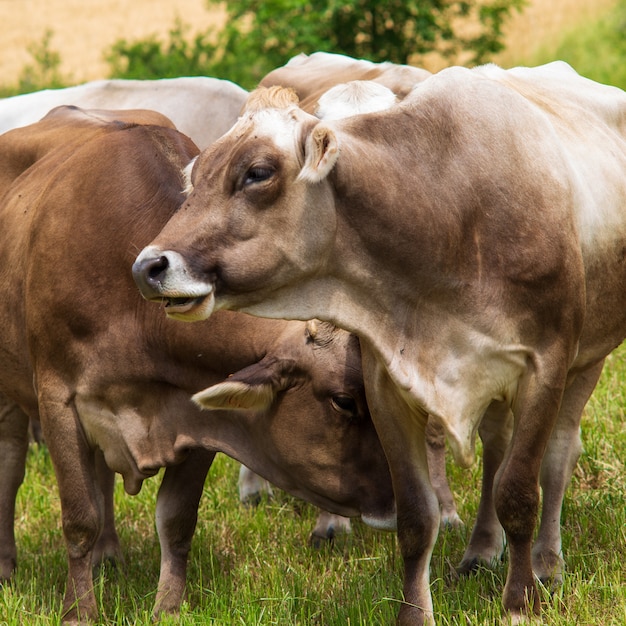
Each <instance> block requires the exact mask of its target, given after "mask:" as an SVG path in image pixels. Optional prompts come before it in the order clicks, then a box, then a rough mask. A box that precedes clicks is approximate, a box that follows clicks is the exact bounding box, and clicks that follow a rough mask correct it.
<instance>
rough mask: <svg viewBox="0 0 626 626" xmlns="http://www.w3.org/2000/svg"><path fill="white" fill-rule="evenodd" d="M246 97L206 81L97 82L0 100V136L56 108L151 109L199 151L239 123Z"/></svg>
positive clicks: (235, 87) (193, 78) (218, 82)
mask: <svg viewBox="0 0 626 626" xmlns="http://www.w3.org/2000/svg"><path fill="white" fill-rule="evenodd" d="M247 95H248V92H247V91H246V90H245V89H242V88H241V87H239V86H238V85H235V84H234V83H231V82H230V81H227V80H220V79H218V78H209V77H206V76H191V77H183V78H164V79H160V80H124V79H110V80H97V81H93V82H89V83H84V84H82V85H76V86H74V87H66V88H64V89H46V90H43V91H36V92H33V93H27V94H22V95H19V96H13V97H12V98H4V99H3V100H1V99H0V133H3V132H6V131H7V130H11V129H12V128H17V127H20V126H27V125H28V124H32V123H33V122H36V121H38V120H40V119H41V118H42V117H43V116H44V115H46V113H48V111H50V110H51V109H54V108H56V107H58V106H63V105H74V106H78V107H81V108H83V109H149V110H152V111H158V112H159V113H162V114H163V115H165V116H167V117H168V118H169V119H170V120H172V122H173V123H174V124H175V125H176V128H178V130H180V131H181V132H183V133H185V134H186V135H188V136H189V137H191V138H192V139H193V140H194V142H195V143H196V145H197V146H198V147H199V148H200V149H201V150H202V149H204V148H206V147H207V146H209V145H210V144H211V143H213V142H214V141H215V140H216V139H217V138H218V137H221V136H222V135H223V134H224V133H225V132H226V131H227V130H228V129H229V128H230V127H231V126H232V125H233V124H234V123H235V121H236V120H237V117H238V115H239V113H240V112H241V107H242V105H243V104H244V102H245V100H246V97H247Z"/></svg>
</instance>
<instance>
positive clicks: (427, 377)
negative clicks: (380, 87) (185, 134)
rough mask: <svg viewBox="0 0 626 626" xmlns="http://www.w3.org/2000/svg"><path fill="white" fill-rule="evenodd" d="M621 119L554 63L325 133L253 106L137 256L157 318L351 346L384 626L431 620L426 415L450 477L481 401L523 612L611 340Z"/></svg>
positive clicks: (408, 101) (509, 588)
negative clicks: (384, 511) (550, 499)
mask: <svg viewBox="0 0 626 626" xmlns="http://www.w3.org/2000/svg"><path fill="white" fill-rule="evenodd" d="M624 119H626V94H624V92H623V91H621V90H619V89H616V88H612V87H607V86H604V85H600V84H598V83H594V82H592V81H589V80H586V79H584V78H582V77H580V76H578V75H577V74H576V73H575V72H574V71H573V70H572V69H571V68H569V66H566V65H565V64H562V63H555V64H549V65H547V66H542V67H538V68H532V69H528V68H516V69H513V70H508V71H505V70H501V69H500V68H497V67H495V66H486V67H481V68H476V69H473V70H468V69H465V68H450V69H447V70H444V71H442V72H440V73H438V74H436V75H434V76H432V77H430V78H428V79H426V80H425V81H423V82H422V83H421V84H420V85H419V87H418V88H417V89H415V90H414V91H413V92H412V94H410V95H409V96H408V97H407V98H405V100H404V101H403V102H401V103H400V104H398V105H397V106H394V107H392V108H391V109H389V110H387V111H383V112H378V113H372V114H368V115H363V116H356V117H350V118H346V119H344V120H338V121H332V122H326V121H319V120H317V119H316V118H315V117H313V116H311V115H308V114H306V113H304V112H303V111H302V110H301V109H299V108H298V106H297V103H296V102H294V101H293V99H290V97H289V95H288V94H284V93H273V92H271V91H269V92H268V91H264V92H259V93H258V95H257V96H255V97H254V98H252V99H251V101H250V102H249V105H248V111H247V113H246V114H245V115H244V116H243V117H242V118H241V119H240V120H239V122H238V123H237V124H236V126H235V127H234V128H233V129H232V131H230V132H229V133H228V134H227V135H226V136H225V137H223V138H222V139H220V140H219V141H218V142H217V143H216V144H215V145H214V146H213V147H212V148H211V149H209V150H207V151H205V152H204V153H203V154H202V155H201V156H200V157H199V158H198V160H197V162H196V165H195V167H194V171H193V173H192V180H193V184H194V191H193V192H192V194H191V195H190V196H189V198H188V200H187V202H186V203H185V204H184V205H183V207H182V209H181V210H180V211H179V212H178V213H177V214H176V215H175V216H174V217H173V218H172V219H171V220H170V222H169V223H168V224H167V225H166V227H165V228H164V229H163V231H162V232H161V234H160V235H159V236H158V237H157V238H156V239H155V240H154V241H153V242H152V243H151V244H150V246H148V247H147V248H145V249H144V250H143V251H142V253H141V254H140V255H139V257H138V258H137V260H136V262H135V265H134V273H135V279H136V282H137V283H138V285H139V286H140V289H141V291H142V293H143V295H144V297H146V298H148V299H154V300H158V301H159V302H163V301H165V302H166V303H167V306H166V309H165V310H166V313H167V314H168V315H169V316H170V317H171V318H174V319H181V320H190V321H191V320H200V319H204V318H206V317H207V316H209V315H210V314H211V313H212V312H213V311H215V310H218V309H223V308H228V309H237V310H242V311H246V312H248V313H252V314H254V315H259V316H265V317H286V318H294V319H307V318H311V317H319V318H321V319H325V320H328V321H332V322H333V323H335V324H337V325H338V326H340V327H343V328H346V329H348V330H351V331H353V332H355V333H357V334H358V335H359V336H360V338H361V342H362V351H363V365H364V378H365V383H366V389H368V403H369V405H370V410H371V412H372V416H373V419H374V421H375V423H376V428H377V431H378V433H379V436H380V438H381V442H382V444H383V447H384V449H385V453H386V455H387V458H388V460H389V465H390V469H391V474H392V480H393V485H394V492H395V496H396V502H397V513H398V535H399V543H400V547H401V551H402V555H403V558H404V563H405V577H404V596H405V600H406V603H405V604H403V606H402V608H401V609H400V613H399V621H400V622H401V623H404V624H422V623H425V622H431V621H432V620H433V614H432V599H431V596H430V591H429V586H428V581H429V563H430V556H431V553H432V549H433V545H434V542H435V538H436V535H437V526H438V517H439V511H438V506H437V501H436V498H435V496H434V494H433V492H432V489H431V487H430V484H429V480H428V468H427V463H426V450H425V445H424V442H425V427H426V421H427V416H428V415H430V416H432V417H434V419H436V420H437V421H438V422H439V423H440V424H441V425H442V426H443V427H444V429H445V431H446V434H447V438H448V441H449V443H450V445H451V448H452V451H453V453H454V456H455V459H456V460H457V462H459V463H460V464H462V465H467V464H468V463H470V462H471V461H472V459H473V455H474V441H475V433H476V432H477V430H478V426H479V423H480V421H481V420H482V419H483V415H484V414H485V413H486V412H487V411H491V410H492V407H494V406H495V405H497V404H498V403H501V404H502V406H504V407H506V408H507V409H510V410H511V411H512V414H513V420H514V425H513V435H512V439H511V443H510V445H509V447H508V449H507V452H506V455H505V457H504V460H503V462H502V465H501V467H500V469H499V471H498V474H497V477H496V480H495V484H494V490H493V493H494V502H495V509H496V511H497V516H498V520H499V522H500V524H501V525H502V527H503V529H504V531H505V533H506V539H507V544H508V548H509V554H510V560H509V571H508V576H507V581H506V585H505V588H504V595H503V603H504V607H505V609H506V610H507V611H509V612H510V615H511V618H512V619H513V620H514V621H519V620H520V619H522V618H523V617H524V616H525V615H526V614H528V613H538V612H539V610H540V599H539V595H538V592H537V587H536V584H535V580H534V576H533V569H532V566H533V558H532V556H531V549H532V542H533V534H534V529H535V523H536V516H537V513H538V506H539V488H538V483H539V477H540V474H541V473H542V472H543V470H542V462H544V461H545V463H547V464H548V465H549V466H552V467H553V468H556V469H557V470H558V471H560V472H561V473H563V474H567V472H568V471H569V469H570V468H569V467H567V465H568V464H569V463H571V460H572V458H575V457H576V455H577V453H578V447H577V444H578V433H577V429H578V421H577V417H576V414H578V417H579V415H580V412H579V411H578V407H579V405H580V404H581V403H582V404H584V401H585V400H586V396H588V393H589V392H590V391H589V390H590V389H592V388H593V385H594V384H595V379H596V377H597V374H598V372H599V369H600V367H601V363H602V360H603V359H604V357H605V356H606V355H607V354H608V353H610V352H611V350H613V349H614V348H615V347H616V346H617V345H619V344H620V343H621V341H622V340H623V339H624V336H625V335H626V306H624V305H625V304H626V302H625V297H626V296H625V295H624V290H623V285H624V282H625V281H626V264H624V262H623V259H624V255H623V248H624V246H623V242H624V240H625V239H626V218H625V217H624V216H625V215H626V212H625V211H624V208H625V207H624V203H625V202H626V200H625V199H626V175H625V174H626V147H625V146H626V140H625V139H626V129H625V127H624V122H623V120H624ZM369 390H375V393H372V394H370V393H369ZM501 414H502V415H507V414H508V411H502V413H501ZM561 442H563V443H561Z"/></svg>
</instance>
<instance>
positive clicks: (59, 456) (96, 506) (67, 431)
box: [39, 379, 104, 624]
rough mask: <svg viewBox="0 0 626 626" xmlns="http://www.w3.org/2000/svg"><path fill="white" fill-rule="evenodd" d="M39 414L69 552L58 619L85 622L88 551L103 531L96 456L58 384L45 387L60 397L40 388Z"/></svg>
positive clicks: (89, 615) (89, 609)
mask: <svg viewBox="0 0 626 626" xmlns="http://www.w3.org/2000/svg"><path fill="white" fill-rule="evenodd" d="M46 387H47V386H46V384H45V382H44V381H43V380H41V379H39V390H40V397H39V412H40V416H41V425H42V428H43V433H44V437H45V440H46V443H47V445H48V449H49V450H50V458H51V459H52V463H53V465H54V471H55V474H56V478H57V484H58V486H59V497H60V500H61V512H62V521H63V535H64V537H65V543H66V547H67V554H68V570H69V571H68V580H67V587H66V590H65V598H64V600H63V621H64V622H66V623H74V624H76V623H86V622H88V621H90V620H95V619H96V618H97V616H98V609H97V605H96V597H95V594H94V590H93V579H92V551H93V547H94V545H95V543H96V540H97V539H98V537H99V536H100V533H101V531H102V524H103V518H104V499H103V496H102V490H101V489H100V486H99V485H98V481H97V476H96V468H95V452H94V450H93V449H91V448H90V447H89V445H88V444H87V442H86V440H85V437H84V434H83V431H82V429H81V427H80V424H79V420H78V415H77V414H76V412H75V410H74V407H73V405H72V404H71V403H70V402H69V401H68V400H66V398H67V397H69V396H70V394H69V393H67V394H66V395H65V396H64V397H60V392H59V389H61V388H60V386H59V384H58V383H49V387H48V388H49V389H56V390H57V393H58V394H59V395H55V396H54V397H52V395H51V394H48V393H46V392H45V391H44V392H42V390H44V389H46Z"/></svg>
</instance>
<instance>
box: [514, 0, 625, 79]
mask: <svg viewBox="0 0 626 626" xmlns="http://www.w3.org/2000/svg"><path fill="white" fill-rule="evenodd" d="M520 52H521V54H520V55H519V57H518V58H517V59H516V60H515V62H514V63H512V65H540V64H542V63H548V62H550V61H554V60H555V59H560V60H562V61H567V63H569V64H570V65H571V66H572V67H573V68H574V69H575V70H576V71H577V72H578V73H579V74H581V75H582V76H585V77H587V78H591V79H592V80H595V81H598V82H600V83H605V84H607V85H615V86H616V87H620V88H621V89H626V0H616V2H615V6H614V7H613V8H612V9H611V10H609V11H608V12H607V13H606V14H605V15H602V16H601V17H600V18H599V19H597V20H592V21H590V22H588V23H585V24H583V25H582V26H580V27H577V28H576V29H574V30H572V31H570V32H564V33H562V34H561V36H560V38H559V39H558V40H556V41H555V40H552V41H549V42H546V44H545V45H544V46H542V47H540V48H538V50H537V51H536V52H534V53H533V54H532V55H530V56H528V55H524V54H523V52H522V51H520Z"/></svg>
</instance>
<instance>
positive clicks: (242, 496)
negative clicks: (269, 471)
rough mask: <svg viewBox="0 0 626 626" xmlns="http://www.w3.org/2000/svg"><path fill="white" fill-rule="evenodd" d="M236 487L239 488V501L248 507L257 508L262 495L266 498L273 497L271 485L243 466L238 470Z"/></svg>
mask: <svg viewBox="0 0 626 626" xmlns="http://www.w3.org/2000/svg"><path fill="white" fill-rule="evenodd" d="M237 486H238V488H239V501H240V502H242V503H243V504H246V505H250V506H257V505H258V504H259V503H260V502H261V498H262V496H263V494H264V493H265V494H267V496H268V498H271V497H273V495H274V492H273V491H272V485H270V484H269V482H268V481H267V480H265V478H262V477H261V476H259V475H258V474H255V473H254V472H253V471H252V470H251V469H249V468H247V467H246V466H245V465H242V466H241V467H240V468H239V480H238V482H237Z"/></svg>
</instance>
